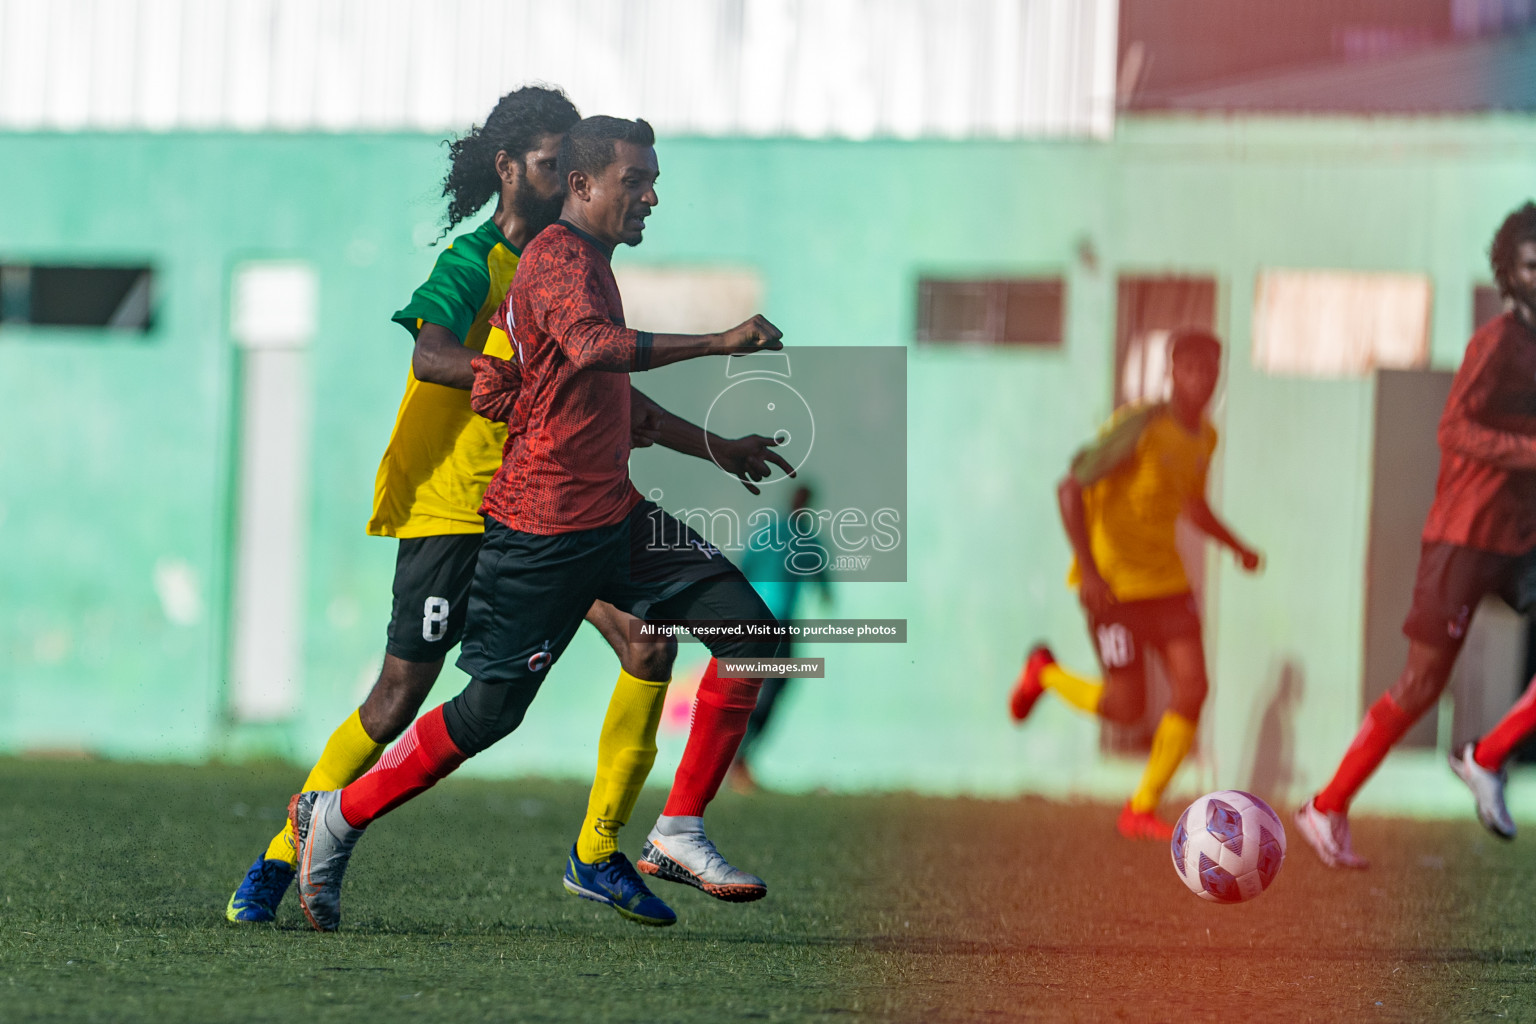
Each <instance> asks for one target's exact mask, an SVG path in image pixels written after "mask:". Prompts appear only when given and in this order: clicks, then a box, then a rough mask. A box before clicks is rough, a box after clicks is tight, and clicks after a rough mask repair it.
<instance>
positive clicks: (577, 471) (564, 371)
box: [474, 221, 651, 535]
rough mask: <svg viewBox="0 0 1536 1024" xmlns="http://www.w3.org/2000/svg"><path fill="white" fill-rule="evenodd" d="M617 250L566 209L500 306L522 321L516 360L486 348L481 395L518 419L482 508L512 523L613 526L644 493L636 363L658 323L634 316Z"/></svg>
mask: <svg viewBox="0 0 1536 1024" xmlns="http://www.w3.org/2000/svg"><path fill="white" fill-rule="evenodd" d="M611 255H612V251H611V250H610V249H609V248H608V247H607V246H604V245H603V244H602V243H600V242H598V241H597V240H596V239H595V238H593V237H592V236H590V235H588V234H587V233H586V232H584V231H580V230H578V229H576V228H574V227H572V226H571V225H569V224H567V223H566V222H564V221H561V222H559V223H557V224H554V225H552V226H550V227H548V228H546V229H544V230H543V231H541V232H540V233H539V235H538V237H536V238H535V239H534V240H533V241H532V242H531V243H529V245H528V247H527V248H526V249H524V250H523V258H522V261H521V262H520V263H519V264H518V267H517V276H516V277H515V278H514V279H513V286H512V290H511V291H510V292H508V293H507V298H506V300H505V301H504V302H503V303H502V308H501V309H500V310H499V311H498V313H497V316H498V317H499V318H500V319H501V320H502V321H503V322H506V323H510V324H511V326H512V331H511V334H512V347H513V349H514V350H515V351H516V354H517V366H516V367H515V368H507V367H503V366H498V365H497V363H500V362H504V361H502V360H490V359H477V360H476V364H477V365H476V372H475V389H474V404H475V407H476V409H477V410H481V409H483V410H487V411H488V412H489V413H490V414H491V415H492V418H495V419H499V420H502V421H503V422H505V423H506V424H507V427H508V431H507V443H506V447H505V448H504V449H503V450H502V458H501V468H500V469H498V470H497V471H496V475H495V476H494V477H492V479H491V483H490V486H489V487H488V488H486V491H485V502H484V503H483V504H482V505H481V506H480V511H481V512H482V513H483V514H485V515H488V516H492V517H493V518H495V519H496V520H498V521H499V522H502V523H504V524H506V525H507V526H509V527H511V528H512V529H514V530H521V531H523V532H524V533H537V534H546V535H547V534H556V533H574V532H575V531H577V530H591V529H595V528H596V527H599V526H610V525H612V524H614V523H617V522H618V521H620V520H621V519H623V518H624V517H625V516H626V515H628V514H629V510H630V509H632V508H634V507H635V504H636V503H637V502H638V501H639V500H640V492H638V491H636V490H635V488H634V485H633V484H631V483H630V482H629V440H630V437H629V371H631V370H643V369H645V368H646V367H647V366H648V365H649V364H650V356H651V335H650V334H649V333H647V332H644V331H632V330H629V329H628V328H627V327H625V326H624V307H623V304H622V303H621V301H620V299H619V287H618V285H617V284H616V283H615V282H614V280H613V269H612V267H610V266H609V263H608V260H609V257H610V256H611ZM514 391H515V393H516V397H515V399H514V398H512V393H513V392H514Z"/></svg>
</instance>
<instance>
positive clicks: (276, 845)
mask: <svg viewBox="0 0 1536 1024" xmlns="http://www.w3.org/2000/svg"><path fill="white" fill-rule="evenodd" d="M382 753H384V744H382V743H375V742H373V737H372V736H369V735H368V732H367V730H366V729H364V728H363V720H362V719H361V718H359V717H358V714H357V712H356V711H354V712H352V715H351V717H349V718H348V719H347V720H346V721H345V722H342V723H341V725H339V726H337V727H336V731H335V732H333V733H331V738H330V739H328V740H326V741H325V749H324V750H322V751H321V752H320V760H318V761H316V762H315V766H314V767H313V768H311V769H310V770H309V775H307V776H306V777H305V779H304V787H303V789H301V790H300V792H308V791H310V790H312V789H340V788H341V787H343V786H345V785H347V784H348V783H349V782H352V781H353V780H355V779H356V778H357V777H358V776H359V775H361V774H363V772H366V771H367V770H368V769H369V768H372V767H373V763H374V762H375V761H377V760H378V759H379V755H380V754H382ZM267 860H285V861H287V862H288V863H289V865H290V866H297V865H298V863H299V858H298V856H297V855H296V854H295V853H294V852H293V827H292V826H291V825H289V824H288V823H287V822H286V821H285V822H283V830H282V831H281V832H279V833H278V834H277V835H275V836H273V837H272V842H270V843H269V844H267Z"/></svg>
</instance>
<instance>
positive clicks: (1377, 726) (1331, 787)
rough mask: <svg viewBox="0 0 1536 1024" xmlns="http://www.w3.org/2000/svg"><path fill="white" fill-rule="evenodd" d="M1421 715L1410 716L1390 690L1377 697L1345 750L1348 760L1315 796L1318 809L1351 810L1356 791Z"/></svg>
mask: <svg viewBox="0 0 1536 1024" xmlns="http://www.w3.org/2000/svg"><path fill="white" fill-rule="evenodd" d="M1417 718H1418V716H1417V715H1415V716H1412V717H1409V715H1408V714H1407V712H1405V711H1404V710H1403V709H1402V708H1400V707H1398V706H1397V701H1395V700H1393V699H1392V695H1391V694H1390V693H1384V694H1382V695H1381V696H1380V697H1379V698H1377V700H1376V703H1374V704H1372V705H1371V709H1370V710H1369V711H1367V712H1366V713H1365V721H1364V722H1362V723H1360V731H1359V732H1357V733H1356V734H1355V739H1354V742H1353V743H1351V744H1350V745H1349V749H1348V750H1346V751H1344V759H1343V760H1342V761H1340V762H1339V768H1338V771H1336V772H1334V773H1333V781H1331V782H1329V783H1328V785H1327V786H1325V787H1324V788H1323V791H1322V792H1321V793H1319V794H1317V796H1316V797H1314V798H1313V804H1314V805H1315V806H1316V807H1317V809H1318V810H1320V811H1339V812H1343V811H1346V810H1348V809H1349V802H1350V801H1351V800H1353V799H1354V798H1355V793H1356V792H1357V791H1358V790H1359V789H1360V787H1361V786H1363V785H1365V780H1366V779H1368V778H1370V777H1371V773H1372V772H1374V771H1375V770H1376V766H1377V765H1379V764H1381V761H1382V758H1384V757H1386V756H1387V751H1389V750H1391V749H1392V745H1393V744H1394V743H1396V742H1397V741H1398V740H1400V739H1402V738H1403V734H1404V733H1406V732H1407V731H1408V729H1409V727H1410V726H1412V725H1413V723H1414V721H1415V720H1416V719H1417Z"/></svg>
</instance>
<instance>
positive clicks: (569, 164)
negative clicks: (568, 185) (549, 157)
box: [555, 114, 656, 181]
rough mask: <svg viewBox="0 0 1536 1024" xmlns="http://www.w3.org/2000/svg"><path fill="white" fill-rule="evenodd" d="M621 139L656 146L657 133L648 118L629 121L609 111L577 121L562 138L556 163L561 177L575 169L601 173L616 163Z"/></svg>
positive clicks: (568, 175)
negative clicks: (616, 147) (608, 112)
mask: <svg viewBox="0 0 1536 1024" xmlns="http://www.w3.org/2000/svg"><path fill="white" fill-rule="evenodd" d="M619 142H630V143H633V144H635V145H636V146H654V145H656V133H655V132H654V131H652V130H651V126H650V125H649V124H647V123H646V122H645V121H640V120H634V121H626V120H625V119H624V118H622V117H609V116H608V115H606V114H598V115H597V116H595V117H588V118H583V119H582V120H580V121H578V122H576V124H575V125H573V126H572V127H571V130H570V131H568V132H566V133H565V138H564V139H562V140H561V142H560V156H559V158H558V159H557V161H556V163H555V167H556V169H557V170H558V171H559V173H560V180H561V181H569V180H570V176H571V172H572V171H581V172H583V173H585V174H593V175H595V174H601V173H602V172H603V171H604V170H605V169H606V168H607V167H608V165H609V164H611V163H613V158H614V152H615V148H614V147H615V143H619Z"/></svg>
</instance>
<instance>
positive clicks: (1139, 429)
mask: <svg viewBox="0 0 1536 1024" xmlns="http://www.w3.org/2000/svg"><path fill="white" fill-rule="evenodd" d="M1215 451H1216V428H1215V427H1213V426H1211V425H1210V424H1209V423H1208V422H1206V421H1204V420H1201V422H1200V429H1199V430H1196V431H1194V432H1190V431H1189V430H1186V429H1185V428H1184V425H1183V424H1181V423H1180V422H1179V421H1178V419H1177V418H1176V417H1175V416H1174V415H1173V412H1172V410H1170V409H1169V407H1168V405H1167V404H1166V403H1161V402H1159V403H1155V404H1142V405H1132V406H1126V407H1125V408H1123V409H1121V410H1119V411H1118V412H1116V413H1115V415H1114V416H1113V417H1112V418H1111V419H1110V421H1109V422H1108V423H1107V424H1105V426H1104V428H1103V430H1101V431H1100V433H1099V437H1098V439H1097V440H1095V441H1094V442H1093V443H1092V444H1090V445H1088V446H1087V447H1086V448H1084V449H1083V450H1082V451H1080V452H1078V453H1077V455H1076V457H1074V458H1073V460H1072V476H1073V477H1074V478H1076V480H1077V482H1078V483H1079V484H1080V485H1081V486H1082V488H1083V512H1084V517H1085V518H1086V520H1087V525H1088V543H1089V550H1090V551H1092V552H1093V561H1094V564H1095V565H1097V566H1098V569H1099V574H1100V575H1101V576H1103V577H1104V582H1106V583H1108V584H1109V589H1110V591H1111V592H1112V593H1113V594H1114V595H1115V599H1116V600H1117V601H1148V600H1152V599H1153V598H1159V597H1172V596H1174V595H1176V594H1182V593H1184V592H1186V591H1188V590H1189V589H1190V586H1189V578H1188V577H1187V576H1186V575H1185V573H1184V563H1183V562H1182V561H1181V560H1180V558H1179V549H1178V546H1177V543H1176V541H1175V536H1176V535H1175V523H1176V522H1177V520H1178V518H1179V513H1181V512H1182V511H1183V510H1184V506H1185V505H1186V504H1188V503H1189V502H1190V501H1191V500H1193V499H1195V498H1199V497H1203V496H1204V494H1205V478H1206V473H1207V471H1208V470H1209V468H1210V465H1211V455H1212V453H1214V452H1215ZM1079 579H1080V574H1079V571H1078V566H1077V562H1076V560H1075V559H1074V560H1073V563H1072V571H1071V573H1070V575H1069V576H1068V582H1069V583H1070V584H1072V585H1073V586H1076V585H1077V583H1078V581H1079Z"/></svg>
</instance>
